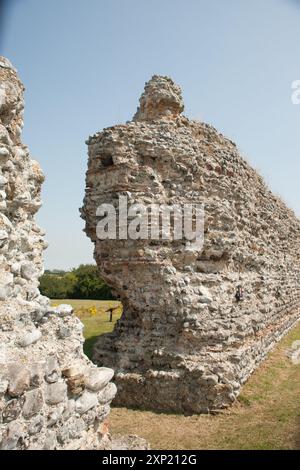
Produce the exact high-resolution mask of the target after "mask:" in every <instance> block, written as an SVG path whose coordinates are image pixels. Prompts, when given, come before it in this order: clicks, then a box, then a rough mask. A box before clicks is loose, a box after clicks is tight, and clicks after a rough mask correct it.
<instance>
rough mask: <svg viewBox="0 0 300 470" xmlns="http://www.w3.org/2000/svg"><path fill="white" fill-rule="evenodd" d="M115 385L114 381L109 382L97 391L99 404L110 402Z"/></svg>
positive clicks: (115, 391) (113, 395)
mask: <svg viewBox="0 0 300 470" xmlns="http://www.w3.org/2000/svg"><path fill="white" fill-rule="evenodd" d="M116 393H117V387H116V385H115V384H114V383H112V382H110V383H109V384H107V385H106V387H105V388H104V389H103V390H101V392H99V393H98V395H97V396H98V401H99V403H100V404H101V405H106V404H107V403H110V402H111V401H112V400H113V399H114V398H115V396H116Z"/></svg>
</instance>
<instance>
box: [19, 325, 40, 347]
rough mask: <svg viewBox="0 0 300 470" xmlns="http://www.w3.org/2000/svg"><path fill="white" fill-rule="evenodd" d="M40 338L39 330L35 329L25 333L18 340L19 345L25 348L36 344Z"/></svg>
mask: <svg viewBox="0 0 300 470" xmlns="http://www.w3.org/2000/svg"><path fill="white" fill-rule="evenodd" d="M41 336H42V333H41V332H40V330H38V329H35V330H33V331H31V332H29V333H26V334H25V335H24V336H23V337H22V338H21V340H20V342H19V344H20V346H22V347H23V348H26V347H27V346H30V345H31V344H34V343H36V342H37V341H38V340H39V339H40V338H41Z"/></svg>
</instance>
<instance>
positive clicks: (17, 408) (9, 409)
mask: <svg viewBox="0 0 300 470" xmlns="http://www.w3.org/2000/svg"><path fill="white" fill-rule="evenodd" d="M23 403H24V400H23V399H19V400H17V399H16V398H15V399H13V400H11V401H9V402H8V403H7V405H6V407H5V408H4V410H3V412H2V419H3V422H4V423H10V422H11V421H14V420H15V419H17V417H18V416H19V414H20V413H21V411H22V406H23Z"/></svg>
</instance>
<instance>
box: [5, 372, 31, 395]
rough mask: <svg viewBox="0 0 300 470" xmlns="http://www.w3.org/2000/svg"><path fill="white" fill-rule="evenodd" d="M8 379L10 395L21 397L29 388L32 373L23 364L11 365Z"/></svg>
mask: <svg viewBox="0 0 300 470" xmlns="http://www.w3.org/2000/svg"><path fill="white" fill-rule="evenodd" d="M8 377H9V385H8V394H9V395H10V396H11V397H19V396H21V395H23V393H24V392H25V391H26V390H27V389H28V388H29V384H30V373H29V371H28V369H26V367H24V366H23V365H22V364H10V365H9V367H8Z"/></svg>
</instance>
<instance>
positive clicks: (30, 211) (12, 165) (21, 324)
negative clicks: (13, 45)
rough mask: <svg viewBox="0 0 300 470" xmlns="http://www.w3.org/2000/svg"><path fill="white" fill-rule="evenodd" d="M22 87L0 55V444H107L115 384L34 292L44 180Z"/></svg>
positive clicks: (78, 330) (76, 325)
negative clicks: (30, 139)
mask: <svg viewBox="0 0 300 470" xmlns="http://www.w3.org/2000/svg"><path fill="white" fill-rule="evenodd" d="M23 109H24V102H23V85H22V83H21V82H20V81H19V79H18V77H17V75H16V71H15V69H14V68H13V67H12V65H11V64H10V63H9V61H7V60H6V59H4V58H3V57H0V449H2V450H6V449H103V448H110V447H111V445H112V444H111V441H110V438H109V435H108V432H107V431H108V430H107V424H106V422H105V419H106V417H107V415H108V414H109V411H110V406H109V405H110V402H111V400H112V399H113V397H114V395H115V393H116V386H115V385H114V384H113V383H111V382H110V380H111V378H112V376H113V371H112V370H111V369H107V368H97V367H96V366H95V365H93V364H92V363H91V362H90V361H89V360H88V359H87V357H86V356H85V355H84V354H83V350H82V343H83V337H82V324H81V322H80V321H79V320H78V319H76V318H75V317H74V316H73V315H72V309H71V308H70V306H61V307H59V308H56V309H53V308H51V307H50V304H49V300H48V299H47V298H45V297H43V296H41V295H40V293H39V290H38V277H39V276H40V275H41V274H42V271H43V268H42V259H41V255H42V250H43V249H44V248H45V247H46V243H45V241H44V233H43V231H42V230H41V229H40V228H39V227H38V226H37V225H36V223H35V220H34V215H35V213H36V212H37V210H38V209H39V207H40V206H41V200H40V190H41V184H42V182H43V180H44V177H43V174H42V172H41V169H40V167H39V165H38V163H37V162H36V161H34V160H32V159H31V157H30V154H29V150H28V148H27V147H26V146H25V145H24V144H23V143H22V141H21V130H22V126H23Z"/></svg>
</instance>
